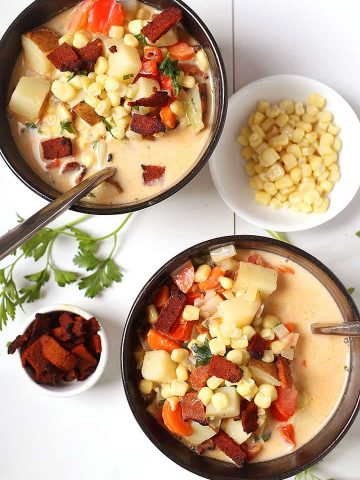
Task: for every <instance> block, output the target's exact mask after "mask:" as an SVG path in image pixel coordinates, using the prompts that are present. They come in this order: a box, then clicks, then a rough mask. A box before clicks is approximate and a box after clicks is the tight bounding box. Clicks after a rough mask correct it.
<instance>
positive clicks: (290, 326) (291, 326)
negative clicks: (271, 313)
mask: <svg viewBox="0 0 360 480" xmlns="http://www.w3.org/2000/svg"><path fill="white" fill-rule="evenodd" d="M285 327H286V328H287V329H288V330H289V332H290V333H294V332H296V326H295V323H292V322H288V323H285Z"/></svg>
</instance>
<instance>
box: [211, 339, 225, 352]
mask: <svg viewBox="0 0 360 480" xmlns="http://www.w3.org/2000/svg"><path fill="white" fill-rule="evenodd" d="M209 348H210V351H211V353H212V354H213V355H225V353H226V345H224V344H223V342H221V340H219V338H213V339H211V340H210V342H209Z"/></svg>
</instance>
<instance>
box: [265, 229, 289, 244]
mask: <svg viewBox="0 0 360 480" xmlns="http://www.w3.org/2000/svg"><path fill="white" fill-rule="evenodd" d="M266 232H267V233H268V234H269V235H270V236H271V237H272V238H275V240H280V241H281V242H285V243H290V244H291V242H290V241H289V240H288V238H287V236H286V235H285V233H281V232H275V231H273V230H266Z"/></svg>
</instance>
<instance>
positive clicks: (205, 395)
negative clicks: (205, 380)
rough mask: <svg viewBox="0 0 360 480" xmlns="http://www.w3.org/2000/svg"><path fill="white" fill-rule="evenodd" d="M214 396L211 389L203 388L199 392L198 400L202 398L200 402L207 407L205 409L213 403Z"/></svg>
mask: <svg viewBox="0 0 360 480" xmlns="http://www.w3.org/2000/svg"><path fill="white" fill-rule="evenodd" d="M212 396H213V391H212V390H211V388H209V387H202V388H201V389H200V390H199V393H198V398H200V400H201V401H202V403H203V404H204V405H205V407H206V405H208V404H209V403H210V402H211V398H212Z"/></svg>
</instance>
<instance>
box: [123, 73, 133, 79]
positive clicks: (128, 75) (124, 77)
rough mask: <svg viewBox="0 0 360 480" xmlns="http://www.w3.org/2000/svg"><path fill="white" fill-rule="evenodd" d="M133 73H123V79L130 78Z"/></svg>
mask: <svg viewBox="0 0 360 480" xmlns="http://www.w3.org/2000/svg"><path fill="white" fill-rule="evenodd" d="M133 76H134V74H133V73H128V74H127V75H123V80H129V78H133Z"/></svg>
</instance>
